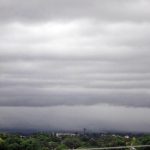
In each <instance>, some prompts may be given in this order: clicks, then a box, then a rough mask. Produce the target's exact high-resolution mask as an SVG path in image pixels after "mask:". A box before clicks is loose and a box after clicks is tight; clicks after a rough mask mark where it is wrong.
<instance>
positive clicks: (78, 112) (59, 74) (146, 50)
mask: <svg viewBox="0 0 150 150" xmlns="http://www.w3.org/2000/svg"><path fill="white" fill-rule="evenodd" d="M149 8H150V1H149V0H13V1H12V0H0V128H6V129H10V128H11V129H31V128H32V129H75V130H76V129H78V130H82V129H83V128H84V127H86V128H88V129H91V130H117V131H139V132H143V131H144V132H150V118H149V116H148V115H149V114H150V38H149V37H150V9H149ZM146 116H147V117H146Z"/></svg>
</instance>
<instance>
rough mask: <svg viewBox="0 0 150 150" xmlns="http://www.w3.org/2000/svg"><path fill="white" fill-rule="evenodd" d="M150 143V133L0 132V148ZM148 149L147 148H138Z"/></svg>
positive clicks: (28, 149) (20, 149) (24, 149)
mask: <svg viewBox="0 0 150 150" xmlns="http://www.w3.org/2000/svg"><path fill="white" fill-rule="evenodd" d="M140 144H142V145H145V144H150V135H136V136H135V135H131V136H130V137H125V136H124V135H112V134H76V135H59V136H58V135H56V134H51V133H36V134H32V135H28V136H22V135H19V134H6V133H1V134H0V150H54V149H56V150H61V149H73V148H90V147H106V146H107V147H108V146H125V145H140ZM140 149H141V150H148V149H149V148H140Z"/></svg>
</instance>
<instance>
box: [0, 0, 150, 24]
mask: <svg viewBox="0 0 150 150" xmlns="http://www.w3.org/2000/svg"><path fill="white" fill-rule="evenodd" d="M149 4H150V3H149V1H148V0H132V1H130V0H120V1H119V0H113V1H112V0H106V1H105V0H101V1H99V0H92V1H91V0H76V1H70V0H62V1H60V0H55V1H54V0H43V1H41V0H30V1H20V0H13V1H11V0H1V1H0V6H1V8H0V20H1V21H2V22H7V21H12V20H16V21H18V20H21V21H27V22H32V21H35V22H37V21H39V20H40V21H45V20H50V19H60V20H61V19H71V18H74V19H78V18H89V17H90V18H92V19H93V18H96V19H100V20H105V21H118V20H120V21H138V22H139V21H143V22H145V20H148V21H149V20H150V17H149V16H150V10H149Z"/></svg>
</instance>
